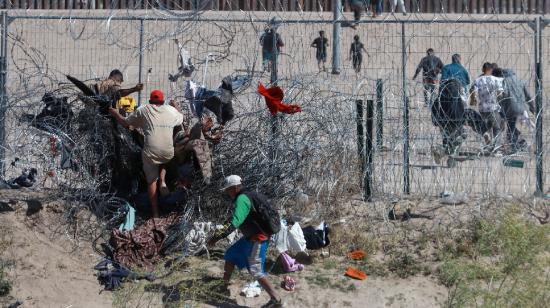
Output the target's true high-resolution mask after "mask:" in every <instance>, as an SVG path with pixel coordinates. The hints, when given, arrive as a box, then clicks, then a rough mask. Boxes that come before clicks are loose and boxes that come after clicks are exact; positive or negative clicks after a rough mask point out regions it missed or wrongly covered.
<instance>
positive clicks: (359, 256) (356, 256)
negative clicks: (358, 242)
mask: <svg viewBox="0 0 550 308" xmlns="http://www.w3.org/2000/svg"><path fill="white" fill-rule="evenodd" d="M365 256H366V254H365V252H364V251H363V250H355V251H352V252H350V253H348V257H349V258H350V259H352V260H363V259H364V258H365Z"/></svg>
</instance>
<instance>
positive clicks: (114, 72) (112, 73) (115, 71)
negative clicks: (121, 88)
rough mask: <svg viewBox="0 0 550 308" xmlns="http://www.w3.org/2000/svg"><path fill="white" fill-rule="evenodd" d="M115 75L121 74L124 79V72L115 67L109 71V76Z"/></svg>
mask: <svg viewBox="0 0 550 308" xmlns="http://www.w3.org/2000/svg"><path fill="white" fill-rule="evenodd" d="M114 76H120V80H121V81H124V74H122V72H121V71H120V70H117V69H114V70H112V71H111V73H109V78H111V77H114Z"/></svg>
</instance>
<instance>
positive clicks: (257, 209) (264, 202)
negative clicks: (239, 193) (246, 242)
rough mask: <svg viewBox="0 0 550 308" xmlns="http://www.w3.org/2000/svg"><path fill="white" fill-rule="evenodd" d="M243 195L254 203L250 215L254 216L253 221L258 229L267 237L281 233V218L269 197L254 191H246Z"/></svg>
mask: <svg viewBox="0 0 550 308" xmlns="http://www.w3.org/2000/svg"><path fill="white" fill-rule="evenodd" d="M243 194H244V195H246V196H247V197H248V198H249V199H250V201H252V208H251V209H250V214H249V215H252V216H251V217H252V221H253V222H254V223H255V224H256V225H257V226H258V228H260V230H261V231H262V232H263V233H265V234H266V235H273V234H276V233H279V230H281V217H280V216H279V213H278V212H277V211H276V210H275V209H274V208H273V206H272V205H271V202H269V200H268V199H267V197H266V196H265V195H263V194H261V193H258V192H254V191H244V192H243Z"/></svg>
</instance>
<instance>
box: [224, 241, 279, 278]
mask: <svg viewBox="0 0 550 308" xmlns="http://www.w3.org/2000/svg"><path fill="white" fill-rule="evenodd" d="M268 245H269V241H263V242H253V241H249V240H247V239H245V238H241V239H240V240H238V241H237V242H235V244H233V245H231V247H229V249H227V251H226V252H225V256H224V260H225V261H227V262H230V263H232V264H235V265H236V266H237V267H238V268H239V269H243V268H245V267H246V268H247V269H248V272H249V273H250V274H251V275H252V276H253V277H254V278H255V279H260V278H263V277H265V273H264V265H265V256H266V254H267V246H268Z"/></svg>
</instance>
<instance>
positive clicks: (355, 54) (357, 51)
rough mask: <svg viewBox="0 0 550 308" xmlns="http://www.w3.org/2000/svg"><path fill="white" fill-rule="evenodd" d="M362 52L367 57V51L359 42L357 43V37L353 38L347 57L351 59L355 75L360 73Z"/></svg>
mask: <svg viewBox="0 0 550 308" xmlns="http://www.w3.org/2000/svg"><path fill="white" fill-rule="evenodd" d="M363 51H364V52H365V54H367V56H368V55H369V54H368V53H367V50H366V49H365V46H364V45H363V43H361V41H359V35H355V36H354V37H353V43H351V48H350V50H349V56H350V58H351V61H352V64H353V69H354V70H355V72H356V73H359V72H361V63H362V62H363Z"/></svg>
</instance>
